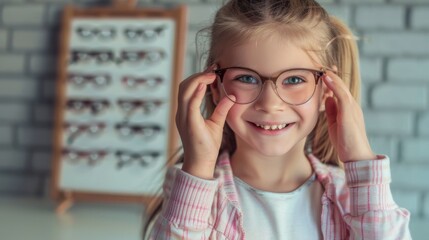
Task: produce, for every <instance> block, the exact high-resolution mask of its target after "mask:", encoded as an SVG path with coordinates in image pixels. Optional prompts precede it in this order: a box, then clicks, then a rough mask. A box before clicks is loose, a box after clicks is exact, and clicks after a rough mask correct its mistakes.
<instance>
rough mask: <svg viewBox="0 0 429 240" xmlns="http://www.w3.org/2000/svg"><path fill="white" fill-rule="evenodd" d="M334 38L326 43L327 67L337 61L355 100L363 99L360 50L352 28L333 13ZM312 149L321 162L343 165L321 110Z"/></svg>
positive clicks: (341, 76)
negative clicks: (361, 95)
mask: <svg viewBox="0 0 429 240" xmlns="http://www.w3.org/2000/svg"><path fill="white" fill-rule="evenodd" d="M329 19H330V28H331V31H332V35H333V36H332V39H331V41H329V42H328V45H327V46H326V50H327V62H328V64H329V65H328V67H331V66H332V65H336V66H337V68H338V73H337V74H338V76H339V77H340V78H341V79H342V80H343V81H344V83H345V84H346V86H347V87H348V89H349V90H350V93H351V94H352V96H353V97H354V98H355V99H356V101H358V102H359V101H360V71H359V51H358V48H357V44H356V40H355V37H354V35H353V33H352V32H351V30H350V29H349V28H348V27H347V26H346V25H345V24H344V23H343V22H342V21H341V20H339V19H338V18H336V17H334V16H330V17H329ZM308 143H311V151H312V153H313V154H314V155H315V156H317V157H318V158H319V159H320V160H321V161H322V162H324V163H329V164H333V165H337V166H339V165H341V164H340V163H341V161H340V160H339V158H338V154H337V152H336V150H335V149H334V146H333V145H332V143H331V141H330V140H329V132H328V122H327V119H326V115H325V114H320V115H319V119H318V121H317V124H316V127H315V128H314V130H313V132H312V133H311V134H310V136H309V140H308Z"/></svg>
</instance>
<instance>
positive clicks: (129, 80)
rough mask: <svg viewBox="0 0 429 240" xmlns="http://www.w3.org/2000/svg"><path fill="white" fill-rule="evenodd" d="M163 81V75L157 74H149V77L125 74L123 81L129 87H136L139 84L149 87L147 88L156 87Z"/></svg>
mask: <svg viewBox="0 0 429 240" xmlns="http://www.w3.org/2000/svg"><path fill="white" fill-rule="evenodd" d="M162 82H163V80H162V78H161V77H157V76H147V77H141V78H138V77H133V76H125V77H123V78H122V83H123V84H124V85H125V86H126V87H127V88H135V87H137V86H139V85H141V86H144V87H147V88H155V87H156V86H158V85H159V84H161V83H162Z"/></svg>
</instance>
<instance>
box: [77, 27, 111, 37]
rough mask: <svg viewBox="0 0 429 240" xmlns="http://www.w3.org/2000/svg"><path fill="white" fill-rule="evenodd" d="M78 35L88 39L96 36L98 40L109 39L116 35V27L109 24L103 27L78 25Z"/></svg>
mask: <svg viewBox="0 0 429 240" xmlns="http://www.w3.org/2000/svg"><path fill="white" fill-rule="evenodd" d="M76 32H77V34H78V36H79V37H81V38H83V39H85V40H90V39H94V38H98V39H100V40H110V39H113V38H114V37H115V36H116V29H115V28H113V27H109V26H103V27H91V26H80V27H78V28H77V29H76Z"/></svg>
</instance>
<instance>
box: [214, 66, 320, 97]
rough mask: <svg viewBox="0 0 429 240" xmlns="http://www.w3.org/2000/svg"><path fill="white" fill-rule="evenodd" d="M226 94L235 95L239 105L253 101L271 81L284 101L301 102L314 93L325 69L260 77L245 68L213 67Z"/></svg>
mask: <svg viewBox="0 0 429 240" xmlns="http://www.w3.org/2000/svg"><path fill="white" fill-rule="evenodd" d="M214 73H215V74H216V75H217V77H218V79H219V80H220V82H221V85H222V89H223V91H224V92H225V94H226V96H228V95H234V96H235V98H236V100H235V101H234V102H235V103H238V104H248V103H252V102H254V101H256V100H257V99H258V98H259V96H260V95H261V92H262V90H263V88H264V86H265V84H266V83H268V82H271V83H272V86H273V87H274V91H275V92H276V94H277V95H278V96H279V97H280V98H281V99H282V100H283V101H284V102H285V103H287V104H290V105H301V104H304V103H306V102H308V101H309V100H310V99H311V98H312V97H313V95H314V92H315V90H316V86H317V84H318V83H319V80H320V78H321V77H322V76H323V75H324V74H325V73H326V69H321V70H315V69H306V68H294V69H288V70H285V71H283V72H281V73H280V74H278V75H277V76H272V77H268V76H262V75H261V74H259V73H258V72H256V71H255V70H252V69H249V68H244V67H228V68H220V69H217V70H214Z"/></svg>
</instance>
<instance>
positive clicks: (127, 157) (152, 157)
mask: <svg viewBox="0 0 429 240" xmlns="http://www.w3.org/2000/svg"><path fill="white" fill-rule="evenodd" d="M115 155H116V158H117V160H118V163H117V165H116V167H117V168H118V169H121V168H123V167H125V166H127V165H130V164H132V163H133V162H138V163H140V166H142V167H146V166H148V165H150V164H153V163H154V162H155V161H156V160H157V158H158V157H159V156H160V155H161V154H160V153H159V152H142V153H136V152H131V151H122V150H120V151H116V153H115Z"/></svg>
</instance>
